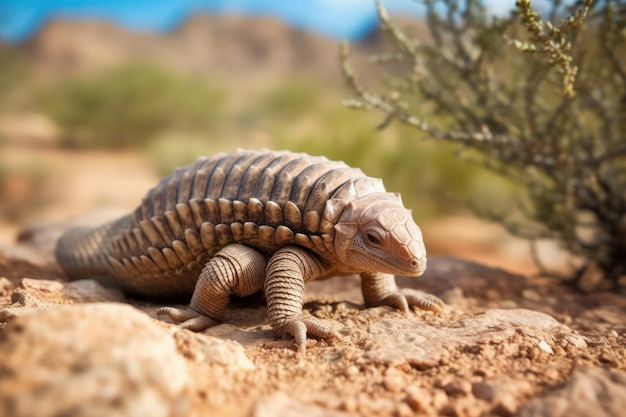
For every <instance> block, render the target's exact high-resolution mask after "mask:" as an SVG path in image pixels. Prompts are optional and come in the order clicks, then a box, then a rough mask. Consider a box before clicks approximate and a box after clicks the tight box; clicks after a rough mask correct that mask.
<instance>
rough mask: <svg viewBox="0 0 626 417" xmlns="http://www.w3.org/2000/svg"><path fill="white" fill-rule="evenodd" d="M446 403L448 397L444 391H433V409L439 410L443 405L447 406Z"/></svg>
mask: <svg viewBox="0 0 626 417" xmlns="http://www.w3.org/2000/svg"><path fill="white" fill-rule="evenodd" d="M448 402H449V400H448V396H447V395H446V393H445V391H442V390H436V391H435V393H434V395H433V406H434V407H435V409H437V410H441V409H442V408H443V407H444V406H445V405H447V404H448Z"/></svg>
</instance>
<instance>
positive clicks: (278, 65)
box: [17, 14, 425, 79]
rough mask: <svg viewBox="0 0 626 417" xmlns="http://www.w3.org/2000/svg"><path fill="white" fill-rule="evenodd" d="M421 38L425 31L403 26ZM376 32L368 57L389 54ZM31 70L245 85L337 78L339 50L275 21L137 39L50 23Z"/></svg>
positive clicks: (212, 19) (362, 45)
mask: <svg viewBox="0 0 626 417" xmlns="http://www.w3.org/2000/svg"><path fill="white" fill-rule="evenodd" d="M402 22H403V23H402V25H404V26H407V25H411V26H412V27H413V29H414V30H413V33H414V34H417V35H419V36H423V34H424V33H425V29H424V24H423V23H422V22H420V21H415V20H410V19H409V20H407V19H403V20H402ZM384 43H385V39H384V37H382V36H381V35H380V34H379V33H378V31H377V30H376V29H374V30H373V31H371V32H370V34H369V36H368V37H366V38H365V39H363V40H361V41H360V42H358V43H357V44H355V45H354V49H355V53H356V54H357V55H360V56H363V55H365V54H369V53H374V52H376V51H380V50H382V49H384V48H385V47H384ZM17 49H18V50H19V51H20V52H22V53H23V54H25V55H27V56H28V58H29V59H30V61H31V63H32V67H33V68H35V69H37V70H38V71H40V72H42V73H44V74H45V75H46V76H51V77H53V78H58V77H64V76H67V75H70V74H73V73H80V72H90V71H93V70H98V69H102V68H107V67H114V66H116V65H119V64H122V63H125V62H129V61H133V60H134V61H141V62H146V61H151V62H156V63H159V64H162V65H165V66H166V67H169V68H171V69H174V70H176V71H180V72H183V73H187V74H196V75H200V76H209V77H210V76H212V75H225V76H234V77H238V78H239V79H244V78H245V79H248V78H249V79H258V78H263V77H264V76H270V77H276V76H297V75H298V74H303V73H304V74H308V75H315V76H317V77H319V78H325V79H331V78H338V75H339V63H338V50H339V46H338V42H337V41H336V40H332V39H328V38H326V37H321V36H318V35H316V34H314V33H311V32H308V31H304V30H300V29H297V28H294V27H292V26H290V25H287V24H285V23H284V22H282V21H281V20H278V19H276V18H270V17H252V16H243V15H234V14H233V15H215V14H203V15H195V16H193V17H191V18H190V19H188V20H187V21H185V22H183V23H182V24H180V25H179V26H178V28H177V29H175V30H173V31H171V32H168V33H165V34H162V33H154V32H150V31H144V32H139V31H131V30H128V29H126V28H124V27H120V26H117V25H115V24H112V23H110V22H106V21H97V20H51V21H49V22H48V23H47V24H46V25H45V26H44V27H43V28H42V29H41V30H40V31H38V33H37V34H36V35H35V36H34V37H32V38H31V39H30V40H28V41H27V42H25V43H23V44H21V45H19V46H17Z"/></svg>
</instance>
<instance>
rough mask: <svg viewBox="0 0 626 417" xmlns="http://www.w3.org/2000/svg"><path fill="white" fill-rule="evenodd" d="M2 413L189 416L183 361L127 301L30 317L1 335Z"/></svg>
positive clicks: (162, 334)
mask: <svg viewBox="0 0 626 417" xmlns="http://www.w3.org/2000/svg"><path fill="white" fill-rule="evenodd" d="M0 357H1V358H2V361H0V415H5V416H15V417H20V416H24V417H26V416H29V417H37V416H60V415H71V416H103V417H104V416H122V415H132V416H150V417H155V416H163V417H167V416H172V415H184V414H185V411H186V410H187V400H186V398H185V395H184V389H185V387H186V386H187V384H188V374H187V368H186V364H185V360H184V359H183V357H182V356H181V355H180V354H179V352H178V351H177V349H176V345H175V343H174V341H173V339H172V338H171V337H170V336H169V335H168V334H167V332H166V331H164V330H163V329H161V328H160V327H159V326H158V325H156V324H155V323H154V321H153V320H152V319H150V318H149V317H147V316H146V315H145V314H143V313H141V312H139V311H138V310H136V309H134V308H132V307H130V306H127V305H121V304H114V303H98V304H88V305H74V306H61V307H56V308H50V309H45V310H38V311H35V312H31V313H27V314H24V315H22V316H20V317H18V318H16V319H15V320H13V321H11V322H10V323H9V324H8V325H7V327H6V328H5V329H4V331H3V332H2V333H0Z"/></svg>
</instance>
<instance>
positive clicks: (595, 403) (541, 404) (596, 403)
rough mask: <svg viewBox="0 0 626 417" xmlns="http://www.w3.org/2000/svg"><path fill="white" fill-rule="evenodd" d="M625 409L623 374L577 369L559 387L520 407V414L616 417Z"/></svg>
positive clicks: (624, 380) (624, 375)
mask: <svg viewBox="0 0 626 417" xmlns="http://www.w3.org/2000/svg"><path fill="white" fill-rule="evenodd" d="M624 410H626V373H624V372H620V371H607V370H604V369H597V368H584V369H579V370H576V371H574V372H573V373H572V376H571V377H570V378H569V380H567V381H566V382H565V383H564V384H563V385H562V386H561V387H560V388H559V389H557V390H555V391H553V392H552V393H550V394H548V395H547V396H546V397H544V398H539V399H535V400H533V401H531V402H530V403H528V404H527V405H526V406H525V407H523V408H522V410H521V411H520V413H519V415H520V416H521V417H531V416H532V417H541V416H546V417H548V416H549V417H565V416H567V417H586V416H594V417H619V416H623V415H624V412H625V411H624Z"/></svg>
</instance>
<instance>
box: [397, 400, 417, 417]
mask: <svg viewBox="0 0 626 417" xmlns="http://www.w3.org/2000/svg"><path fill="white" fill-rule="evenodd" d="M413 414H414V412H413V410H412V409H411V407H410V406H409V405H408V404H406V403H399V404H398V405H397V406H396V412H395V415H397V416H398V417H411V416H412V415H413Z"/></svg>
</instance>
